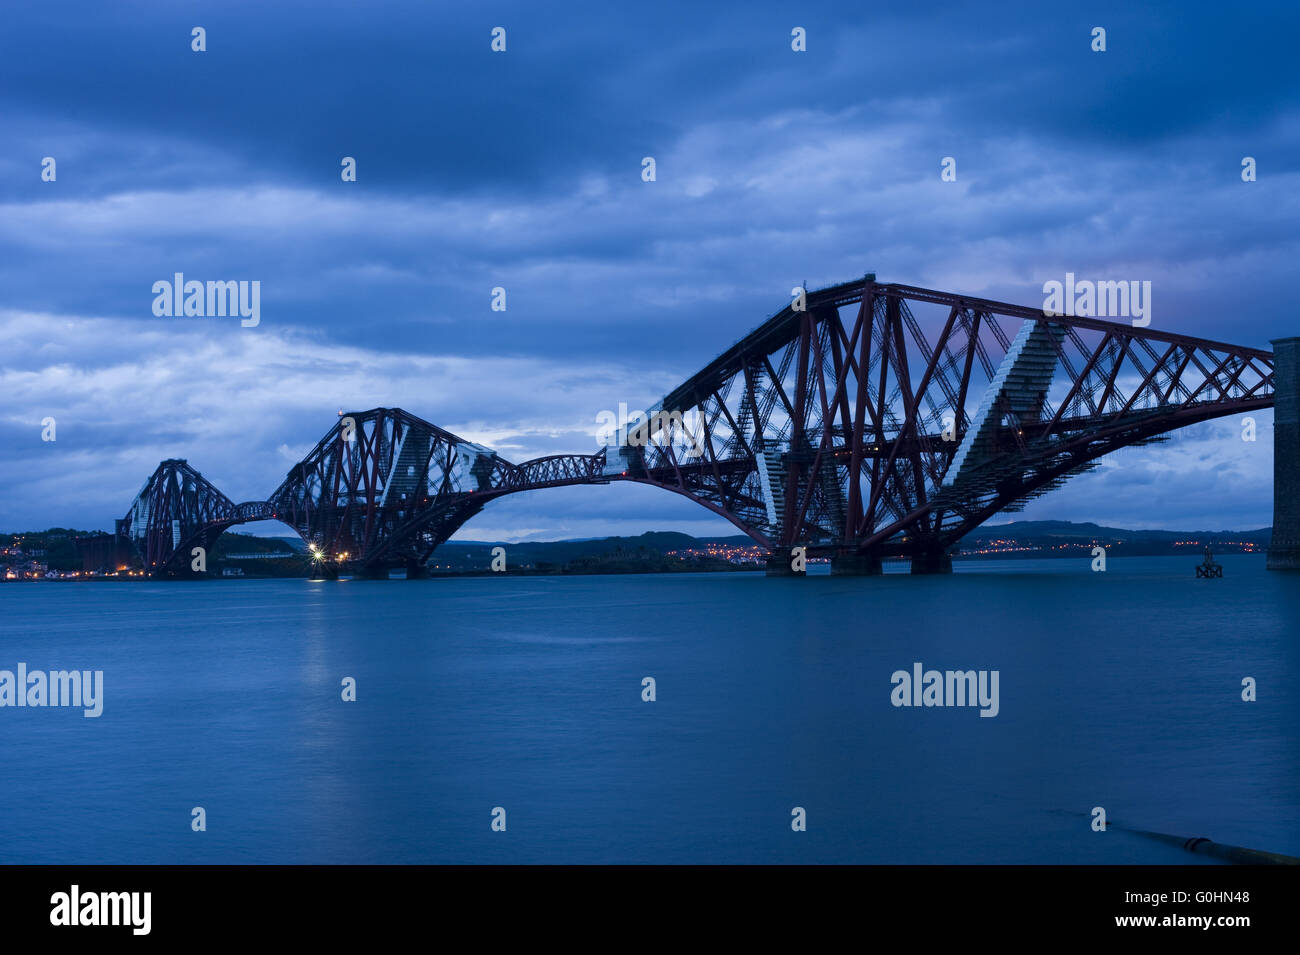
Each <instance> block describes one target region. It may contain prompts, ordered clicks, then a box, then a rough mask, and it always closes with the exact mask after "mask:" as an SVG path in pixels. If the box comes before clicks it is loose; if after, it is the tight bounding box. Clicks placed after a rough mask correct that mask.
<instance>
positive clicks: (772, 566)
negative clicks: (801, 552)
mask: <svg viewBox="0 0 1300 955" xmlns="http://www.w3.org/2000/svg"><path fill="white" fill-rule="evenodd" d="M793 560H794V558H793V557H791V556H789V554H788V553H776V554H773V555H772V556H771V557H769V558H768V559H767V576H769V577H807V576H808V571H806V570H795V569H794V568H793V567H792V566H791V562H792V561H793Z"/></svg>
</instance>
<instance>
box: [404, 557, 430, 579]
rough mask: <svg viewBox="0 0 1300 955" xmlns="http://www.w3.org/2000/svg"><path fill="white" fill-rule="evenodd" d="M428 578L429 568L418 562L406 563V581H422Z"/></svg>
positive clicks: (410, 561)
mask: <svg viewBox="0 0 1300 955" xmlns="http://www.w3.org/2000/svg"><path fill="white" fill-rule="evenodd" d="M428 576H429V568H428V567H426V566H425V565H424V564H422V563H420V562H419V561H418V560H408V561H407V562H406V579H407V580H424V578H426V577H428Z"/></svg>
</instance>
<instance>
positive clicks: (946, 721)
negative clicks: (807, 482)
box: [0, 556, 1300, 863]
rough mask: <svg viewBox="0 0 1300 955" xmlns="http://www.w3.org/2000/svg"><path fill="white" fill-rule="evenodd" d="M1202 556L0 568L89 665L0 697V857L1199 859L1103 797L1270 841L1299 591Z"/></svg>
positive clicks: (1162, 822) (1280, 837)
mask: <svg viewBox="0 0 1300 955" xmlns="http://www.w3.org/2000/svg"><path fill="white" fill-rule="evenodd" d="M1222 562H1223V564H1224V567H1225V575H1224V578H1223V579H1222V580H1213V581H1206V580H1198V579H1196V577H1195V575H1194V573H1193V567H1194V563H1195V560H1194V559H1189V558H1130V559H1123V558H1118V559H1115V558H1113V559H1111V560H1110V561H1109V562H1108V566H1107V570H1106V571H1105V572H1104V573H1095V572H1092V571H1091V570H1090V561H1089V560H1087V559H1086V558H1081V559H1079V560H1077V561H1070V560H1041V561H1006V562H1003V561H990V562H979V563H961V562H959V563H958V565H957V568H956V573H954V574H952V575H951V576H937V577H912V576H909V575H906V574H886V575H884V576H882V577H877V578H840V577H830V576H817V575H816V571H817V570H819V569H820V570H823V571H824V568H817V567H814V575H812V576H810V577H808V578H807V579H802V580H801V579H780V578H767V577H764V576H763V575H762V574H750V573H736V574H681V575H642V576H591V577H506V576H501V577H478V578H462V579H433V580H423V581H387V582H380V581H359V580H352V581H349V580H344V581H333V582H311V581H306V580H268V581H212V582H196V583H149V582H122V583H108V582H104V583H76V584H74V583H34V584H13V585H6V586H0V667H5V666H9V667H10V668H12V665H13V664H15V663H16V662H18V661H23V662H25V663H26V665H27V667H28V668H30V669H32V670H46V671H63V670H73V669H76V670H83V671H85V670H90V671H102V673H103V677H102V686H101V690H100V692H101V695H102V713H101V715H100V716H99V717H98V718H96V719H85V718H83V714H82V712H81V711H80V710H76V709H68V708H50V707H21V708H20V707H6V708H2V709H0V754H2V757H0V758H2V759H3V762H2V764H0V766H2V768H0V861H4V862H10V863H13V862H21V863H177V862H180V863H183V862H204V863H211V862H215V863H236V862H285V863H364V862H381V863H383V862H392V863H411V862H542V861H548V862H788V863H802V862H882V863H915V862H919V863H940V862H956V863H981V862H989V863H1003V862H1013V863H1018V862H1025V863H1110V862H1119V863H1185V862H1193V863H1195V862H1198V861H1203V860H1201V858H1200V857H1198V856H1194V855H1190V854H1188V853H1185V852H1183V851H1182V850H1180V849H1177V848H1175V847H1171V846H1167V845H1165V844H1162V843H1159V842H1156V841H1152V840H1148V839H1144V838H1143V837H1141V836H1139V835H1136V834H1134V833H1132V832H1128V831H1125V830H1122V829H1118V828H1112V829H1111V830H1109V831H1106V832H1095V831H1093V830H1092V828H1091V825H1090V823H1091V816H1090V813H1091V812H1092V810H1093V809H1094V807H1098V806H1100V807H1103V808H1104V809H1105V810H1106V814H1107V817H1108V819H1109V820H1110V821H1111V822H1112V823H1115V824H1118V825H1120V826H1127V827H1131V828H1133V829H1145V830H1152V831H1157V832H1166V833H1171V834H1176V835H1183V836H1187V837H1192V836H1205V837H1208V838H1210V839H1213V840H1215V841H1217V842H1224V843H1229V844H1232V845H1239V846H1247V847H1251V848H1257V849H1266V850H1270V851H1274V852H1283V853H1288V854H1292V855H1300V758H1297V757H1298V756H1300V754H1298V753H1297V747H1298V746H1300V744H1298V743H1297V733H1296V725H1297V717H1298V716H1300V693H1298V692H1297V682H1298V681H1300V588H1297V585H1296V581H1295V580H1294V578H1292V577H1290V576H1288V575H1285V574H1277V573H1269V572H1267V571H1265V569H1264V559H1263V557H1260V556H1242V557H1231V556H1229V557H1226V558H1222ZM6 661H7V662H6ZM918 662H919V663H921V664H922V665H923V667H924V668H925V669H926V670H928V669H930V668H933V669H934V670H936V671H940V672H941V673H947V672H949V671H958V672H963V671H976V672H977V673H985V674H991V673H993V671H996V673H997V675H998V684H997V686H998V696H999V700H998V708H997V712H996V716H995V717H994V718H982V717H981V716H980V712H981V709H980V708H979V707H978V706H974V705H970V706H961V705H957V706H951V705H949V706H945V705H935V706H929V705H915V706H912V705H909V706H897V705H894V704H893V703H892V702H891V691H892V690H893V689H894V684H893V683H892V682H891V677H892V676H893V675H894V674H895V673H897V672H898V671H907V672H911V671H912V670H913V666H914V664H915V663H918ZM646 677H652V678H653V679H654V681H655V684H654V686H655V694H654V696H655V699H654V700H653V702H647V701H646V700H645V699H643V693H644V689H643V680H644V679H645V678H646ZM348 678H351V679H352V680H354V681H355V696H356V699H355V702H350V701H345V700H344V699H343V696H344V692H343V685H344V681H345V680H347V679H348ZM1247 678H1252V679H1253V680H1254V681H1255V683H1256V691H1255V696H1256V699H1255V700H1254V701H1253V702H1250V701H1246V700H1243V698H1242V696H1243V680H1245V679H1247ZM917 699H918V700H919V699H920V697H919V696H918V697H917ZM985 709H987V707H985ZM199 807H201V808H202V809H203V810H204V817H205V821H206V829H205V830H203V831H195V830H194V829H193V828H192V825H191V822H192V818H193V816H192V812H193V810H194V809H196V808H199ZM498 809H501V810H504V813H494V810H498ZM796 809H802V810H804V812H803V817H804V818H805V819H806V830H805V831H796V830H795V828H793V827H792V825H791V820H792V818H795V810H796ZM498 816H500V818H502V819H503V820H504V825H505V829H504V831H496V830H494V829H493V826H492V823H493V820H494V818H497V817H498ZM498 828H499V827H498Z"/></svg>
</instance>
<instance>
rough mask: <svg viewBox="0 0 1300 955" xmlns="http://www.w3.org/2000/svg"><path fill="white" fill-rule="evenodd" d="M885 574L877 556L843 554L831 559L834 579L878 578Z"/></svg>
mask: <svg viewBox="0 0 1300 955" xmlns="http://www.w3.org/2000/svg"><path fill="white" fill-rule="evenodd" d="M882 573H884V570H883V569H882V568H881V566H880V558H879V557H878V556H876V555H875V554H841V555H840V556H838V557H832V558H831V576H832V577H876V576H878V575H880V574H882Z"/></svg>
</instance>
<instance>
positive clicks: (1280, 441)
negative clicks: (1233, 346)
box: [1268, 338, 1300, 570]
mask: <svg viewBox="0 0 1300 955" xmlns="http://www.w3.org/2000/svg"><path fill="white" fill-rule="evenodd" d="M1272 344H1273V355H1274V356H1275V357H1274V364H1273V393H1274V395H1275V396H1276V403H1275V404H1274V412H1273V539H1272V541H1270V542H1269V546H1268V569H1269V570H1300V338H1278V339H1275V340H1274V341H1273V343H1272Z"/></svg>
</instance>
